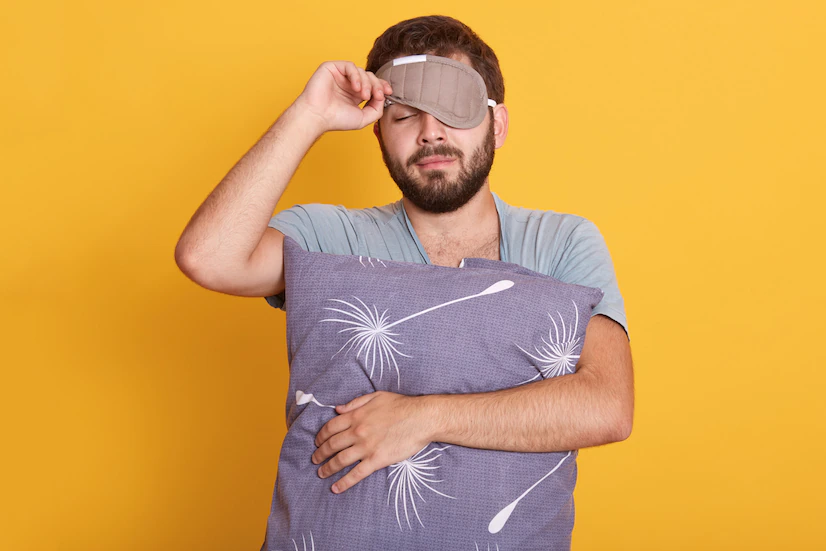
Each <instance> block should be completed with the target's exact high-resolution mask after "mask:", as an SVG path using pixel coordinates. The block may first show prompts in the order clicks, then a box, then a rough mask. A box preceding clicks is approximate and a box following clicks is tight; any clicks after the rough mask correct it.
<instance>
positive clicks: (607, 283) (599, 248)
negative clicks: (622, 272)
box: [266, 192, 630, 338]
mask: <svg viewBox="0 0 826 551" xmlns="http://www.w3.org/2000/svg"><path fill="white" fill-rule="evenodd" d="M491 195H492V196H493V199H494V203H495V205H496V210H497V212H498V215H499V226H500V236H499V256H500V260H501V261H502V262H509V263H513V264H518V265H519V266H522V267H524V268H527V269H528V270H532V271H534V272H538V273H540V274H544V275H548V276H551V277H554V278H556V279H559V280H560V281H563V282H565V283H572V284H576V285H583V286H586V287H598V288H600V289H601V290H602V291H603V293H604V298H603V299H602V301H601V302H600V303H599V304H598V305H597V307H596V308H594V310H593V312H592V314H593V315H596V314H602V315H605V316H607V317H609V318H611V319H613V320H614V321H616V322H617V323H619V324H620V325H621V326H622V327H623V329H625V332H626V334H628V322H627V320H626V315H625V306H624V301H623V298H622V295H621V294H620V290H619V286H618V284H617V278H616V275H615V273H614V265H613V261H612V259H611V255H610V254H609V252H608V247H607V246H606V244H605V239H604V238H603V236H602V234H601V233H600V231H599V229H598V228H597V226H596V225H595V224H594V223H593V222H591V221H590V220H588V219H586V218H584V217H582V216H578V215H575V214H567V213H559V212H554V211H550V210H537V209H527V208H522V207H515V206H512V205H509V204H507V203H506V202H504V201H503V200H502V199H501V198H500V197H499V196H498V195H497V194H496V193H494V192H491ZM269 226H270V227H272V228H275V229H277V230H279V231H280V232H282V233H283V234H284V235H287V236H289V237H291V238H293V239H294V240H295V241H296V242H298V244H299V245H300V246H301V247H302V248H303V249H304V250H306V251H311V252H325V253H331V254H347V255H358V256H363V257H370V258H379V259H382V260H385V261H386V260H393V261H401V262H416V263H422V264H430V259H429V258H428V256H427V253H426V251H425V250H424V247H423V246H422V244H421V241H420V240H419V238H418V236H417V235H416V231H415V230H414V228H413V225H412V224H411V223H410V219H409V217H408V216H407V212H406V211H405V209H404V203H403V202H402V201H401V200H399V201H396V202H394V203H390V204H388V205H384V206H381V207H372V208H365V209H348V208H345V207H343V206H340V205H328V204H321V203H308V204H303V205H294V206H293V207H291V208H288V209H285V210H283V211H281V212H278V213H276V214H275V215H274V216H273V217H272V218H271V219H270V222H269ZM266 300H267V302H268V303H269V304H270V305H271V306H273V307H275V308H280V309H282V310H283V309H284V307H285V304H284V293H283V292H282V293H279V294H277V295H272V296H269V297H266ZM629 338H630V337H629Z"/></svg>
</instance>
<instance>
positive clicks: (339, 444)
mask: <svg viewBox="0 0 826 551" xmlns="http://www.w3.org/2000/svg"><path fill="white" fill-rule="evenodd" d="M423 398H425V397H423V396H405V395H402V394H395V393H393V392H385V391H379V392H373V393H371V394H365V395H363V396H359V397H358V398H356V399H355V400H352V401H351V402H349V403H347V404H345V405H343V406H336V412H337V413H339V415H338V416H336V417H334V418H333V419H330V420H329V421H328V422H327V423H326V424H325V425H324V426H323V427H321V430H320V431H319V432H318V434H317V435H316V438H315V444H316V446H317V447H318V449H317V450H316V451H315V453H313V456H312V461H313V463H315V464H316V465H318V464H319V463H322V462H323V461H325V460H326V459H327V458H330V457H332V459H330V461H328V462H327V463H326V464H324V465H322V466H321V468H319V469H318V475H319V476H320V477H321V478H327V477H328V476H331V475H334V474H335V473H337V472H339V471H340V470H342V469H344V468H346V467H347V466H349V465H352V464H353V463H355V462H356V461H360V463H359V464H358V465H356V466H355V467H353V468H352V469H351V470H350V472H348V473H347V474H346V475H345V476H344V477H342V478H341V480H339V481H338V482H336V483H335V484H334V485H333V492H335V493H337V494H338V493H341V492H344V491H345V490H347V489H348V488H350V487H352V486H353V485H355V484H356V483H358V482H359V481H360V480H362V479H364V478H366V477H367V476H369V475H370V474H372V473H374V472H375V471H377V470H379V469H383V468H384V467H387V466H389V465H392V464H394V463H398V462H400V461H403V460H405V459H408V458H410V457H412V456H413V455H415V454H416V453H417V452H418V451H419V450H421V449H422V448H424V447H425V446H427V445H428V444H429V443H430V426H429V423H428V420H427V418H426V415H427V412H426V409H425V408H424V407H423V405H424V400H423Z"/></svg>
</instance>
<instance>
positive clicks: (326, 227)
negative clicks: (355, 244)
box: [264, 203, 355, 310]
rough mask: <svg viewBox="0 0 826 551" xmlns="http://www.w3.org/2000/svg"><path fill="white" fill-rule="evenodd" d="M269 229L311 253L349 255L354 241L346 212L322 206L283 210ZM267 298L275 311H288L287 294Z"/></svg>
mask: <svg viewBox="0 0 826 551" xmlns="http://www.w3.org/2000/svg"><path fill="white" fill-rule="evenodd" d="M267 226H268V227H270V228H274V229H276V230H278V231H280V232H281V233H283V234H284V235H286V236H287V237H291V238H292V239H294V240H295V241H296V242H297V243H298V244H299V245H300V246H301V248H302V249H304V250H305V251H310V252H326V253H331V254H350V251H351V248H352V247H351V240H352V239H353V236H354V235H355V232H354V230H353V228H352V224H351V223H350V222H349V218H348V216H347V209H345V208H344V207H343V206H340V205H327V204H323V203H308V204H304V205H294V206H292V207H290V208H288V209H284V210H282V211H281V212H278V213H276V214H275V215H273V217H272V218H270V221H269V223H268V224H267ZM264 298H265V299H266V301H267V304H269V305H270V306H272V307H273V308H279V309H281V310H286V304H285V302H286V299H285V291H282V292H280V293H278V294H277V295H270V296H268V297H264Z"/></svg>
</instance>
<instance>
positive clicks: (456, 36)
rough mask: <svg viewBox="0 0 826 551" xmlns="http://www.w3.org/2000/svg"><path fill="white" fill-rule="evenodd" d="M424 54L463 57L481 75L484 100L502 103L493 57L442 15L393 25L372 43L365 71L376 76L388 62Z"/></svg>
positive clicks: (458, 23)
mask: <svg viewBox="0 0 826 551" xmlns="http://www.w3.org/2000/svg"><path fill="white" fill-rule="evenodd" d="M425 53H429V54H432V55H438V56H442V57H448V56H451V55H456V54H460V53H461V54H465V55H466V56H467V57H468V58H469V59H470V64H471V66H472V67H473V68H474V69H476V71H477V72H478V73H479V74H480V75H482V79H484V81H485V85H486V86H487V88H488V97H489V98H491V99H492V100H494V101H496V103H504V102H505V80H504V79H503V78H502V71H501V70H500V69H499V60H498V59H497V58H496V54H494V53H493V50H492V49H491V48H490V46H488V45H487V44H485V43H484V42H483V41H482V39H481V38H479V37H478V36H477V35H476V33H474V32H473V31H472V30H471V28H470V27H468V26H467V25H465V24H464V23H462V22H461V21H457V20H456V19H453V18H452V17H448V16H446V15H428V16H424V17H416V18H414V19H408V20H406V21H402V22H400V23H396V24H395V25H393V26H392V27H390V28H389V29H387V30H386V31H384V32H383V33H382V34H381V36H379V37H378V38H377V39H376V41H375V42H374V43H373V49H371V50H370V53H369V54H367V67H365V69H366V70H367V71H370V72H371V73H376V72H377V71H378V70H379V69H380V68H381V66H382V65H384V64H385V63H387V62H388V61H390V60H391V59H395V58H397V57H400V56H403V55H414V54H425Z"/></svg>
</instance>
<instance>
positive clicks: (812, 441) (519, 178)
mask: <svg viewBox="0 0 826 551" xmlns="http://www.w3.org/2000/svg"><path fill="white" fill-rule="evenodd" d="M409 4H411V3H409V2H401V3H393V2H381V3H373V4H371V3H360V4H353V3H343V2H331V1H322V2H307V3H306V4H301V5H299V3H298V2H277V1H276V2H272V1H270V2H229V3H227V2H182V1H172V2H169V1H165V2H159V1H152V2H142V3H137V2H134V3H127V4H121V3H119V2H103V1H96V2H90V1H79V2H46V3H25V2H16V3H7V5H6V6H5V7H4V17H3V21H2V23H0V41H1V42H0V44H1V45H2V86H0V98H1V99H2V102H0V103H1V104H2V107H0V109H2V125H0V127H1V128H2V131H1V132H2V138H1V139H2V141H0V152H1V153H0V154H2V158H3V161H2V180H3V189H2V198H3V216H2V217H0V235H2V240H3V244H2V247H1V248H0V249H1V250H2V252H1V253H0V254H2V270H0V278H2V287H0V289H2V302H3V304H2V312H3V327H2V338H3V344H2V366H3V373H2V381H3V382H2V396H1V398H2V400H0V408H2V411H1V412H0V413H2V417H0V418H2V423H3V432H2V435H3V439H2V441H3V450H2V461H3V463H4V465H3V466H2V477H3V481H2V505H0V507H2V511H0V519H2V520H0V522H1V523H2V524H3V526H2V528H1V529H0V548H1V549H4V550H5V549H8V550H15V551H17V550H20V551H23V550H30V549H38V550H40V549H43V550H46V549H49V550H53V549H57V550H104V549H105V550H113V549H117V550H133V549H134V550H145V549H163V550H166V549H169V550H179V549H180V550H188V549H192V550H196V549H197V550H199V551H207V550H226V549H237V550H243V549H249V550H257V549H258V548H259V546H260V544H261V542H262V540H263V535H264V530H265V525H266V518H267V514H268V511H269V506H270V499H271V496H272V490H273V483H274V480H275V475H276V466H277V460H278V453H279V449H280V444H281V440H282V438H283V436H284V431H285V424H284V402H285V398H286V384H287V377H288V375H287V362H286V349H285V342H284V341H285V338H284V314H283V313H282V312H280V311H277V310H274V309H272V308H270V307H269V306H267V304H266V303H265V302H264V299H262V298H238V297H232V296H228V295H222V294H219V293H215V292H210V291H207V290H205V289H202V288H200V287H199V286H197V285H196V284H194V283H192V282H191V281H189V280H188V279H187V278H186V277H185V276H184V275H183V274H182V273H181V272H180V271H179V270H178V268H177V267H176V265H175V262H174V259H173V251H174V247H175V244H176V241H177V239H178V237H179V236H180V233H181V231H182V230H183V228H184V226H185V225H186V223H187V221H188V220H189V217H190V216H191V215H192V213H193V212H194V211H195V209H196V208H197V207H198V206H199V205H200V203H201V201H203V199H204V198H205V197H206V196H207V195H208V193H209V192H210V191H211V190H212V189H213V188H214V186H215V185H217V183H218V182H219V181H220V180H221V179H222V178H223V176H224V175H225V174H226V173H227V171H228V170H229V169H230V168H231V167H232V165H233V164H234V163H235V162H236V161H237V160H238V159H239V158H240V157H241V156H242V155H243V154H244V153H245V152H246V151H247V149H248V148H249V147H250V146H251V145H252V144H253V143H254V142H255V141H256V140H257V139H258V138H259V137H260V135H261V134H262V133H263V132H264V131H265V130H266V129H267V128H268V127H269V125H271V124H272V122H273V121H274V120H275V118H276V117H277V116H278V115H279V114H280V113H281V111H282V110H283V109H284V108H285V107H286V106H287V105H288V104H289V103H290V102H291V101H292V100H293V99H294V98H295V97H296V96H297V95H298V94H299V93H300V92H301V90H302V88H303V86H304V84H305V82H306V80H307V79H308V78H309V76H310V75H311V74H312V72H313V71H314V70H315V68H316V67H317V66H318V64H319V63H321V62H322V61H324V60H328V59H351V60H354V61H356V63H358V64H359V65H361V66H363V65H364V62H365V61H364V60H365V57H366V54H367V52H368V50H369V48H370V46H371V45H372V42H373V40H374V39H375V37H376V36H378V35H379V34H380V33H381V32H382V31H383V30H384V29H385V28H386V27H388V26H390V25H392V24H393V23H395V22H397V21H399V20H402V19H406V18H409V17H413V16H416V15H425V14H432V13H446V14H448V15H452V16H454V17H457V18H459V19H461V20H463V21H465V22H466V23H467V24H469V25H470V26H471V27H472V28H473V29H474V30H476V31H477V32H478V33H479V34H480V35H481V36H482V38H483V39H485V40H486V41H487V42H488V43H489V44H490V45H491V46H492V47H493V48H494V49H495V51H496V52H497V55H498V56H499V59H500V62H501V66H502V69H503V71H504V74H505V81H506V87H507V91H506V104H507V105H508V107H509V110H510V116H511V125H510V136H509V137H508V140H507V143H506V145H505V147H504V148H503V149H501V150H499V151H498V152H497V157H496V163H495V167H494V170H493V173H492V175H491V184H492V189H493V190H494V191H496V192H497V193H499V194H500V196H501V197H502V198H503V199H505V200H506V201H507V202H509V203H511V204H514V205H519V206H530V207H533V208H542V209H550V210H556V211H562V212H572V213H576V214H579V215H582V216H585V217H587V218H589V219H591V220H593V221H594V222H595V223H596V224H597V225H598V227H599V228H600V230H601V231H602V233H603V235H604V236H605V239H606V241H607V243H608V246H609V248H610V251H611V253H612V255H613V259H614V262H615V267H616V271H617V275H618V279H619V284H620V289H621V291H622V293H623V295H624V298H625V301H626V307H627V313H628V319H629V325H630V332H631V340H632V348H633V353H634V359H635V375H636V391H637V394H636V417H635V424H634V430H633V434H632V435H631V437H630V439H628V440H627V441H625V442H622V443H619V444H611V445H608V446H602V447H597V448H590V449H584V450H583V451H582V452H581V454H580V460H579V477H580V478H579V482H578V485H577V489H576V492H575V499H576V507H577V511H576V512H577V518H576V527H575V529H574V535H573V548H574V549H575V550H579V551H585V550H605V549H628V550H649V549H650V550H672V549H674V550H677V549H680V550H682V549H685V550H695V549H705V550H709V549H720V550H733V549H744V550H745V549H748V550H755V549H823V548H826V535H824V531H823V529H822V528H823V527H822V522H823V514H824V511H825V510H826V497H824V496H826V485H824V474H823V468H824V466H826V461H825V460H826V454H824V451H823V449H824V447H823V442H822V440H823V439H824V432H826V431H824V428H826V427H825V425H826V422H825V421H824V418H826V408H824V400H823V393H824V380H825V379H826V377H825V376H824V366H825V365H826V357H825V355H824V346H823V330H824V322H823V312H824V306H826V293H825V292H824V284H823V279H824V277H823V271H824V260H823V255H824V249H825V248H826V247H824V246H823V243H822V241H823V239H824V237H826V225H825V224H824V215H823V213H822V209H823V206H824V199H826V196H825V195H824V185H826V161H825V160H824V159H826V154H824V146H826V107H824V98H826V78H824V69H825V68H826V67H824V65H825V64H826V62H824V59H826V55H824V54H826V7H824V3H823V2H820V1H809V2H803V1H790V2H779V1H775V2H769V1H732V0H724V1H707V0H706V1H696V0H691V1H689V0H680V1H671V2H668V1H661V2H652V1H645V2H643V1H626V2H614V1H607V0H606V1H601V2H594V1H578V2H573V1H571V2H559V1H554V2H541V3H540V2H537V3H535V4H527V3H525V4H522V3H519V2H505V3H502V2H491V3H489V4H485V5H480V4H479V3H478V2H470V1H462V2H458V1H457V2H451V3H449V4H448V3H445V2H419V3H414V4H416V6H415V8H414V7H408V6H409ZM398 196H399V195H398V190H397V188H396V187H395V185H394V184H393V183H392V181H391V180H390V179H389V177H388V175H387V173H386V170H385V168H384V165H383V164H382V161H381V156H380V153H379V150H378V147H377V145H376V143H375V140H374V137H373V136H372V133H371V132H370V130H369V128H368V129H364V130H362V131H358V132H348V133H335V134H330V135H327V136H325V137H323V138H322V139H321V140H320V141H319V142H318V143H317V144H316V146H315V147H314V148H313V149H312V151H311V152H310V154H309V155H308V157H307V158H306V159H305V161H304V163H303V164H302V166H301V168H300V170H299V172H298V174H297V175H296V177H295V178H294V180H293V182H292V183H291V185H290V187H289V189H288V191H287V193H286V194H285V195H284V197H283V198H282V200H281V202H280V203H279V205H278V209H281V208H286V207H289V206H292V205H293V204H296V203H306V202H326V203H336V204H344V205H346V206H349V207H365V206H373V205H382V204H385V203H388V202H391V201H394V200H396V199H397V198H398ZM321 551H324V550H321ZM503 551H507V550H504V549H503Z"/></svg>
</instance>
